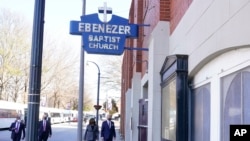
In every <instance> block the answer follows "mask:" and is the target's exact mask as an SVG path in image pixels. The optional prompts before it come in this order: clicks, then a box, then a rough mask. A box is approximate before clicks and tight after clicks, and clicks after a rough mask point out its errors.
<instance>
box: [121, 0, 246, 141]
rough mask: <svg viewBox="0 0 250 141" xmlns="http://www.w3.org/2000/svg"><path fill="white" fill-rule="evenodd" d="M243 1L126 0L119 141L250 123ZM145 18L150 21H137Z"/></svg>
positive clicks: (212, 136) (202, 137) (219, 138)
mask: <svg viewBox="0 0 250 141" xmlns="http://www.w3.org/2000/svg"><path fill="white" fill-rule="evenodd" d="M249 13H250V3H249V1H239V0H235V1H232V0H205V1H204V0H203V1H201V0H132V3H131V8H130V14H129V21H130V23H135V24H141V25H142V26H140V27H139V29H140V30H139V38H138V39H127V41H126V45H125V46H126V47H136V48H148V49H149V50H148V51H139V50H133V51H131V50H126V51H125V52H124V58H123V64H122V84H121V85H122V96H121V126H120V127H121V132H122V134H123V136H124V137H125V140H126V141H138V140H139V141H161V140H162V141H167V140H171V141H228V140H229V137H230V136H229V125H230V124H250V120H249V119H250V114H249V113H250V111H249V108H248V107H249V106H250V102H249V101H250V89H249V84H250V38H249V37H250V26H249V25H250V18H249ZM143 25H149V26H143Z"/></svg>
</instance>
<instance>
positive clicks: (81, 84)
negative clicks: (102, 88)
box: [77, 0, 86, 141]
mask: <svg viewBox="0 0 250 141" xmlns="http://www.w3.org/2000/svg"><path fill="white" fill-rule="evenodd" d="M85 9H86V0H82V16H84V15H85ZM83 102H84V43H83V39H82V41H81V60H80V78H79V101H78V126H77V141H82V122H83V107H84V105H83Z"/></svg>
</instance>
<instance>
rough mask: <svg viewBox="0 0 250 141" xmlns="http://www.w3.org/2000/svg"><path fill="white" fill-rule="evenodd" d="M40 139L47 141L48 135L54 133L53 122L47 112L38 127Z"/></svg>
mask: <svg viewBox="0 0 250 141" xmlns="http://www.w3.org/2000/svg"><path fill="white" fill-rule="evenodd" d="M38 135H39V141H47V140H48V137H51V135H52V129H51V124H50V122H49V121H48V120H47V116H46V114H44V115H43V119H42V120H41V121H39V129H38Z"/></svg>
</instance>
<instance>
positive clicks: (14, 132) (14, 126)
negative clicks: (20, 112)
mask: <svg viewBox="0 0 250 141" xmlns="http://www.w3.org/2000/svg"><path fill="white" fill-rule="evenodd" d="M9 130H10V131H11V139H12V140H13V141H20V140H21V137H22V134H23V137H22V139H24V138H25V125H24V123H23V122H21V118H20V116H17V117H16V120H15V122H13V123H11V125H10V128H9Z"/></svg>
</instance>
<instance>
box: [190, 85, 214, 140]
mask: <svg viewBox="0 0 250 141" xmlns="http://www.w3.org/2000/svg"><path fill="white" fill-rule="evenodd" d="M192 105H193V108H192V109H193V112H192V138H193V139H192V141H210V84H206V85H203V86H201V87H199V88H196V89H195V90H194V93H193V95H192Z"/></svg>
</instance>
